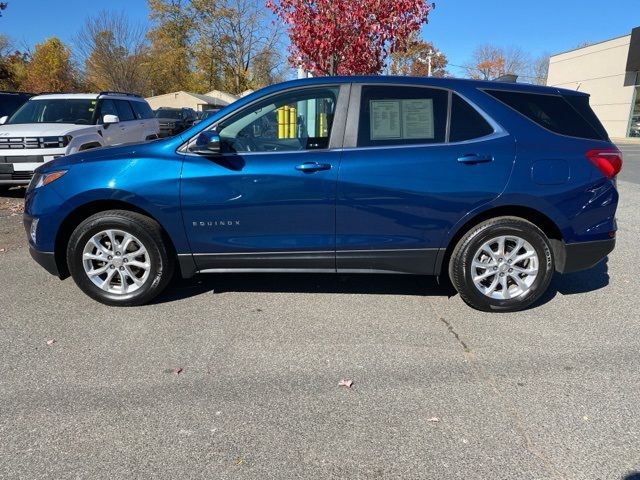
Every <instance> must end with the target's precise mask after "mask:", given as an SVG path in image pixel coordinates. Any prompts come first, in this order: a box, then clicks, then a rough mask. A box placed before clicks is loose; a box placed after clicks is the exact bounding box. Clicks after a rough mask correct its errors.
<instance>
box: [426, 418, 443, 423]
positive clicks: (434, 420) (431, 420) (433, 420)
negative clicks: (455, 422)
mask: <svg viewBox="0 0 640 480" xmlns="http://www.w3.org/2000/svg"><path fill="white" fill-rule="evenodd" d="M439 421H440V419H439V418H438V417H431V418H430V419H428V420H427V422H434V423H436V422H439Z"/></svg>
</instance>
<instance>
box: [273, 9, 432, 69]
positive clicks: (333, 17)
mask: <svg viewBox="0 0 640 480" xmlns="http://www.w3.org/2000/svg"><path fill="white" fill-rule="evenodd" d="M267 7H268V8H270V9H271V10H272V11H273V12H274V13H275V14H276V16H278V17H279V18H280V19H281V20H282V21H283V22H284V23H285V24H286V25H287V27H288V32H289V38H290V40H291V46H290V56H289V62H290V63H291V64H292V65H293V66H294V67H302V68H304V69H305V70H307V71H309V72H311V73H312V74H314V75H363V74H376V73H379V72H380V71H381V70H382V69H383V67H384V62H385V59H386V58H387V56H388V55H389V54H390V53H392V52H393V51H394V48H395V46H396V45H402V44H404V43H405V41H406V39H407V38H408V37H409V36H410V35H411V34H412V33H414V32H417V31H419V30H420V28H421V26H422V25H423V24H424V23H426V22H427V16H428V15H429V12H430V11H431V9H432V8H433V5H430V4H428V3H427V2H426V1H425V0H385V1H382V0H267Z"/></svg>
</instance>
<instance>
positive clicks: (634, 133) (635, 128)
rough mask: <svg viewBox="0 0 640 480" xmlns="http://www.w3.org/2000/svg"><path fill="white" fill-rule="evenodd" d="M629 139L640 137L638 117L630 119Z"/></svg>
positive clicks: (639, 120) (639, 117)
mask: <svg viewBox="0 0 640 480" xmlns="http://www.w3.org/2000/svg"><path fill="white" fill-rule="evenodd" d="M629 136H630V137H640V116H635V117H633V118H632V119H631V127H630V128H629Z"/></svg>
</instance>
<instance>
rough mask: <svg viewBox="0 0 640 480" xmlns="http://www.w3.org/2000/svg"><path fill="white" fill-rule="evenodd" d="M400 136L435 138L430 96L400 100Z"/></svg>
mask: <svg viewBox="0 0 640 480" xmlns="http://www.w3.org/2000/svg"><path fill="white" fill-rule="evenodd" d="M402 138H408V139H413V138H429V139H433V138H435V131H434V127H433V99H432V98H425V99H412V100H403V101H402Z"/></svg>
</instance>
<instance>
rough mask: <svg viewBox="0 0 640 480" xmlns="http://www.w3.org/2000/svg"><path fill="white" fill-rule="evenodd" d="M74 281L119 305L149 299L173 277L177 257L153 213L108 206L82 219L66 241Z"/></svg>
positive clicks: (100, 298)
mask: <svg viewBox="0 0 640 480" xmlns="http://www.w3.org/2000/svg"><path fill="white" fill-rule="evenodd" d="M67 263H68V266H69V271H70V273H71V276H72V277H73V279H74V281H75V282H76V284H77V285H78V287H80V289H82V291H84V292H85V293H86V294H87V295H89V296H90V297H91V298H93V299H95V300H97V301H99V302H101V303H104V304H107V305H115V306H135V305H142V304H145V303H148V302H149V301H151V300H152V299H153V298H154V297H155V296H156V295H158V294H159V293H160V292H161V291H162V290H163V289H164V288H165V287H166V286H167V284H168V283H169V281H170V280H171V276H172V274H173V269H174V258H173V256H171V255H169V254H168V251H167V246H166V244H165V241H164V240H163V235H162V229H161V228H160V225H159V224H158V223H157V222H156V221H154V220H153V219H151V218H149V217H147V216H144V215H141V214H139V213H135V212H130V211H126V210H109V211H105V212H100V213H97V214H95V215H93V216H91V217H89V218H87V219H86V220H84V221H83V222H82V223H81V224H80V225H78V227H77V228H76V229H75V230H74V232H73V233H72V235H71V238H70V239H69V243H68V246H67Z"/></svg>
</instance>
